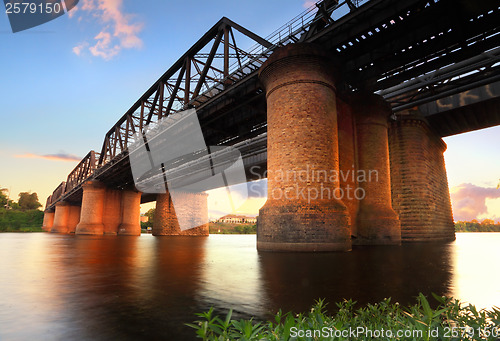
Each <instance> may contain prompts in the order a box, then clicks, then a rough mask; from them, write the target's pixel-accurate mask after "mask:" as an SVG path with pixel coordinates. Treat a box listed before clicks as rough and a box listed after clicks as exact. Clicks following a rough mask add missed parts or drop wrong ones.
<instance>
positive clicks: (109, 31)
mask: <svg viewBox="0 0 500 341" xmlns="http://www.w3.org/2000/svg"><path fill="white" fill-rule="evenodd" d="M306 5H311V2H307V4H306V1H304V0H287V1H285V0H276V1H263V0H255V1H252V2H248V1H234V0H233V1H222V0H219V1H217V0H216V1H184V2H171V1H159V0H149V1H131V0H94V1H92V0H81V1H80V3H79V5H78V8H77V9H76V10H72V11H71V12H70V13H69V14H70V15H64V16H62V17H60V18H58V19H56V20H53V21H51V22H49V23H47V24H44V25H42V26H39V27H36V28H33V29H30V30H26V31H22V32H19V33H16V34H13V33H12V32H11V29H10V25H9V22H8V19H7V16H6V15H5V14H4V13H0V43H1V49H0V94H1V95H0V96H1V97H0V99H1V102H2V110H1V111H0V122H1V124H0V130H1V132H0V186H1V187H7V188H10V189H11V191H12V194H11V196H12V197H13V198H17V194H18V193H19V192H22V191H34V192H37V193H38V194H39V197H40V201H41V202H42V203H44V201H45V199H46V197H47V196H48V195H49V194H50V193H51V192H52V190H53V189H54V188H55V187H56V186H57V185H58V184H59V183H60V182H61V181H63V180H64V179H65V177H66V176H67V174H68V173H69V172H70V171H71V170H72V169H73V168H74V167H75V165H76V164H77V161H75V160H74V159H75V157H76V158H79V157H83V156H84V155H85V154H87V153H88V151H89V150H90V149H94V150H96V151H99V150H100V148H101V145H102V142H103V138H104V135H105V133H106V132H107V131H108V129H109V128H110V127H111V126H112V125H113V124H114V123H115V122H116V121H117V120H118V118H119V117H120V116H121V115H122V114H123V113H124V112H125V111H126V110H127V109H129V108H130V106H131V105H132V104H133V103H134V102H135V101H136V100H137V99H138V98H139V96H141V95H142V94H143V93H144V91H145V90H147V89H148V88H149V87H150V85H151V84H152V83H153V82H154V81H156V80H157V79H158V77H159V76H160V75H161V74H163V72H165V70H166V69H167V68H168V67H169V66H170V65H171V64H172V63H173V62H174V61H175V60H177V59H178V58H179V57H180V56H181V55H182V54H183V53H184V52H185V51H186V50H187V49H188V48H189V47H190V46H191V45H192V44H193V43H194V42H195V41H196V40H198V39H199V38H200V37H201V35H202V34H203V33H205V32H206V31H207V30H208V29H209V28H210V27H211V26H212V25H214V24H215V23H216V22H217V21H218V20H219V19H220V18H221V17H222V16H226V17H228V18H230V19H231V20H233V21H235V22H237V23H238V24H240V25H242V26H244V27H246V28H248V29H250V30H252V31H253V32H255V33H257V34H259V35H261V36H267V35H268V34H270V33H271V32H272V31H274V30H275V29H276V28H278V27H280V26H281V25H283V24H284V23H286V22H287V21H289V20H290V19H292V18H293V17H295V16H296V15H298V14H299V13H301V12H302V11H303V10H304V9H305V6H306ZM2 12H3V10H2ZM445 141H446V142H447V143H448V146H449V148H448V152H447V153H446V162H447V166H448V172H449V182H450V187H459V186H461V185H462V184H464V183H470V184H473V185H474V186H479V187H484V188H486V187H495V186H496V184H497V183H498V180H499V178H500V158H499V157H498V153H497V150H496V149H497V146H498V145H500V129H499V128H493V129H489V130H485V131H480V132H476V133H472V134H471V135H469V134H464V135H461V136H456V137H451V138H449V139H446V140H445ZM47 155H49V156H50V155H51V156H52V157H47ZM62 156H63V158H61V157H62ZM64 159H66V160H64ZM72 159H73V160H72ZM494 199H495V198H493V199H492V200H493V201H492V202H493V203H490V204H489V205H490V206H491V208H492V210H493V211H492V212H491V214H490V213H488V212H486V215H488V214H490V215H491V216H495V217H499V219H500V207H499V208H498V210H494V209H493V208H494V207H496V206H495V205H496V204H495V202H494ZM485 200H486V199H485ZM488 200H490V199H488ZM490 201H491V200H490ZM492 205H493V206H492ZM252 209H253V210H255V207H254V205H252V208H251V209H249V210H252Z"/></svg>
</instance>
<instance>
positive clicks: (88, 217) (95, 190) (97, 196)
mask: <svg viewBox="0 0 500 341" xmlns="http://www.w3.org/2000/svg"><path fill="white" fill-rule="evenodd" d="M82 188H83V199H82V211H81V216H80V223H79V224H78V225H77V226H76V232H75V233H76V234H96V235H100V234H103V231H104V225H103V223H102V217H103V210H104V198H105V195H106V188H105V187H104V185H103V184H101V183H100V182H99V181H87V182H86V183H84V184H83V185H82Z"/></svg>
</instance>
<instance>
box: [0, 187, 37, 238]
mask: <svg viewBox="0 0 500 341" xmlns="http://www.w3.org/2000/svg"><path fill="white" fill-rule="evenodd" d="M40 207H42V204H40V202H39V201H38V195H37V194H36V193H28V192H22V193H19V199H18V200H17V202H15V201H14V200H11V199H9V197H8V195H7V190H6V189H5V188H1V187H0V232H5V231H41V227H42V224H43V212H42V211H40V210H39V208H40Z"/></svg>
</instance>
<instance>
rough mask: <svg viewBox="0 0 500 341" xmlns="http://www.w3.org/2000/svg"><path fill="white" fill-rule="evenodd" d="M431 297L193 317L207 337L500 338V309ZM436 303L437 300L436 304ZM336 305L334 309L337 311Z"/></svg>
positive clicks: (202, 335)
mask: <svg viewBox="0 0 500 341" xmlns="http://www.w3.org/2000/svg"><path fill="white" fill-rule="evenodd" d="M432 295H433V296H434V298H433V299H431V300H428V299H427V298H426V297H425V296H424V295H423V294H422V293H420V294H419V296H418V297H417V302H416V303H415V304H412V305H408V306H402V305H400V304H399V303H397V302H396V303H393V302H392V301H391V299H385V300H383V301H381V302H380V303H375V304H367V305H366V306H364V307H361V308H358V307H357V305H356V302H354V301H352V300H344V301H343V302H340V303H337V304H336V307H328V308H330V309H332V310H333V311H334V313H333V314H331V313H329V312H327V310H326V309H327V305H326V304H325V303H324V300H319V301H317V302H316V303H315V304H314V305H313V306H312V308H311V309H310V311H309V312H307V313H300V314H293V313H290V312H289V313H286V314H283V313H282V312H281V310H280V311H279V312H278V313H277V314H276V315H275V316H274V319H273V320H270V321H268V322H264V323H263V322H257V321H254V320H253V319H250V320H236V319H232V311H231V310H230V311H229V312H228V314H227V315H226V317H225V318H224V319H221V318H219V317H218V316H214V310H213V308H211V309H210V310H209V311H208V312H205V313H201V314H197V315H198V316H199V317H201V319H200V320H198V321H195V322H194V323H188V324H186V325H187V326H189V327H191V328H193V329H195V330H196V335H197V336H198V337H200V338H202V339H203V340H214V341H215V340H242V339H243V340H248V341H252V340H256V341H257V340H320V339H321V340H323V339H325V340H327V339H328V340H333V339H339V340H340V339H343V340H348V339H357V340H372V339H377V340H394V339H398V340H498V337H499V336H500V310H499V309H491V310H479V309H477V308H476V307H475V306H474V305H471V304H462V303H461V302H460V301H458V300H455V299H452V298H447V297H444V296H443V297H441V296H437V295H434V294H432ZM429 301H430V302H429ZM433 306H436V307H435V308H434V307H433ZM332 310H331V311H332Z"/></svg>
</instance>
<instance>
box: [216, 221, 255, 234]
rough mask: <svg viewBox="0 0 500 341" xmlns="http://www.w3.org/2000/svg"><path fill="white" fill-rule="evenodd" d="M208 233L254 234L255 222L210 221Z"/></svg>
mask: <svg viewBox="0 0 500 341" xmlns="http://www.w3.org/2000/svg"><path fill="white" fill-rule="evenodd" d="M209 233H210V234H256V233H257V225H256V224H235V223H210V224H209Z"/></svg>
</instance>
